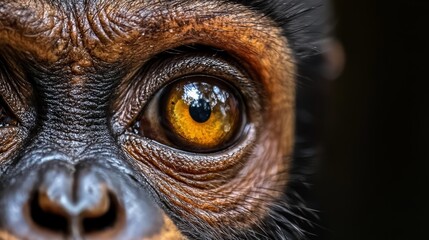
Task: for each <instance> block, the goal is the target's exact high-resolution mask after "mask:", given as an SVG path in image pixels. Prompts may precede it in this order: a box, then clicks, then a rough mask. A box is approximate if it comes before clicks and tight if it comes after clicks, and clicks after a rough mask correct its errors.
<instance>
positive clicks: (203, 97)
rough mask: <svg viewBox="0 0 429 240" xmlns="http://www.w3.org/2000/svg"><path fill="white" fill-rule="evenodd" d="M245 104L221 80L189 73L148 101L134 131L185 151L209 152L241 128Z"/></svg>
mask: <svg viewBox="0 0 429 240" xmlns="http://www.w3.org/2000/svg"><path fill="white" fill-rule="evenodd" d="M245 113H246V112H245V107H244V104H243V101H242V98H241V96H240V94H239V92H238V91H237V90H236V89H235V88H234V87H233V86H232V85H231V84H229V83H227V82H226V81H225V80H222V79H219V78H217V77H214V76H208V75H193V76H187V77H182V78H180V79H178V80H174V81H172V83H170V84H169V85H167V86H165V87H164V88H163V89H161V90H160V91H159V92H158V93H157V94H156V95H155V96H154V98H153V99H151V100H150V101H149V103H148V104H147V106H146V108H145V109H144V111H143V114H142V117H140V118H139V119H138V121H137V123H136V125H135V127H134V129H137V130H135V132H136V133H138V134H140V135H142V136H145V137H148V138H150V139H153V140H155V141H158V142H160V143H163V144H166V145H170V146H173V147H176V148H178V149H181V150H185V151H193V152H212V151H218V150H221V149H224V148H226V147H228V146H230V145H232V144H233V143H234V140H236V139H237V137H239V136H240V135H241V133H242V132H243V125H244V120H245Z"/></svg>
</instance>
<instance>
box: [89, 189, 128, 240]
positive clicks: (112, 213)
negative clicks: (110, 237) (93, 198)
mask: <svg viewBox="0 0 429 240" xmlns="http://www.w3.org/2000/svg"><path fill="white" fill-rule="evenodd" d="M107 197H108V202H109V205H108V208H107V209H106V211H105V212H104V214H102V215H98V216H91V217H89V216H88V217H84V218H83V220H82V228H83V231H84V233H87V234H91V233H97V232H103V231H106V230H108V229H110V228H114V227H116V225H117V224H119V223H120V218H121V217H122V216H121V214H120V213H121V209H120V206H119V204H118V201H117V199H116V198H115V196H114V195H113V194H112V193H108V196H107Z"/></svg>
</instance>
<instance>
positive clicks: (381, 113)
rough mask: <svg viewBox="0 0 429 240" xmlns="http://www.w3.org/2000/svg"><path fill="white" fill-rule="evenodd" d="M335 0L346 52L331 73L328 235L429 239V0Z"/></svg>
mask: <svg viewBox="0 0 429 240" xmlns="http://www.w3.org/2000/svg"><path fill="white" fill-rule="evenodd" d="M333 3H334V10H335V13H336V20H337V37H338V39H339V40H340V41H341V42H342V44H343V46H344V49H345V53H346V58H347V60H346V65H345V69H344V71H343V74H342V75H341V76H340V77H339V78H338V79H337V80H335V81H334V82H331V83H329V98H328V101H327V114H326V119H325V128H324V135H323V142H324V143H325V151H326V152H325V154H324V157H323V159H322V163H321V171H320V174H319V176H318V178H317V179H318V181H317V185H316V187H317V190H318V193H319V196H320V197H321V199H322V216H324V221H325V225H326V227H327V232H326V234H325V236H324V239H429V234H428V232H429V229H426V226H427V225H429V224H428V223H429V215H428V212H427V210H428V208H427V206H428V200H429V199H428V198H427V197H426V194H425V193H426V192H427V189H428V188H429V181H428V179H429V172H428V162H429V153H428V152H429V144H428V143H429V127H428V124H429V111H428V110H429V87H428V85H429V84H427V82H429V75H428V72H429V52H428V45H429V38H428V36H427V35H428V34H429V20H428V17H427V16H429V9H428V7H427V6H426V5H427V4H426V3H425V2H424V1H406V0H404V1H401V2H399V1H398V2H395V1H385V2H383V1H371V0H359V1H346V0H335V1H333Z"/></svg>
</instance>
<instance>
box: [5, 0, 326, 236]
mask: <svg viewBox="0 0 429 240" xmlns="http://www.w3.org/2000/svg"><path fill="white" fill-rule="evenodd" d="M325 11H326V6H325V4H324V2H323V1H288V0H285V1H272V2H270V3H261V2H257V1H246V2H245V1H243V2H242V1H199V0H196V1H179V0H173V1H142V0H140V1H109V0H94V1H79V0H75V1H59V0H39V1H20V0H18V1H8V0H0V65H1V67H0V99H1V101H0V107H1V108H0V110H2V111H0V114H2V115H0V120H2V122H0V209H2V210H1V212H0V239H166V240H168V239H305V238H307V237H308V236H309V235H307V229H311V228H312V227H311V226H314V225H317V223H316V222H315V221H316V220H315V219H316V217H315V215H314V211H312V210H311V206H310V205H308V204H310V203H309V202H310V201H309V200H307V199H304V198H301V197H299V196H301V194H304V193H306V191H308V189H307V188H306V187H305V184H306V183H307V182H308V181H310V177H309V176H310V175H311V174H312V170H309V169H312V165H313V162H314V160H315V158H316V154H315V153H314V151H312V150H314V148H315V145H316V144H315V142H314V136H313V131H312V129H313V128H314V122H312V121H304V120H305V117H304V116H308V115H314V114H315V113H314V109H311V108H310V107H309V106H312V103H313V102H314V101H317V94H316V95H315V92H318V91H317V88H318V86H319V84H320V82H322V81H323V80H324V78H325V76H326V75H327V74H326V72H325V69H326V66H325V64H326V62H328V60H329V59H328V60H327V57H325V56H328V55H327V54H326V53H325V52H324V49H328V48H325V45H326V44H327V43H328V42H329V40H328V39H329V30H328V28H327V27H326V26H327V25H328V20H326V19H327V17H325V16H326V15H327V14H326V13H325ZM314 20H318V21H314ZM187 77H190V78H191V79H193V81H202V82H204V81H207V82H209V83H210V84H212V85H214V86H216V84H219V86H230V87H227V88H225V89H226V90H225V91H227V93H226V94H230V95H228V96H231V97H235V98H236V99H237V100H236V101H237V102H240V104H241V105H240V104H237V105H231V106H232V107H235V106H240V107H239V108H237V109H234V113H237V114H238V116H240V118H239V119H240V121H237V123H236V124H235V125H233V126H234V127H235V126H237V129H236V130H234V131H233V132H231V134H229V135H226V136H228V137H225V138H228V140H224V142H222V144H219V146H218V145H217V144H214V143H217V142H216V141H218V140H216V141H214V140H213V141H209V142H210V145H209V146H210V148H204V147H205V145H204V144H202V145H198V144H195V143H194V142H192V141H190V142H189V143H188V144H184V142H185V141H184V140H183V139H182V140H181V141H178V140H177V139H179V138H178V137H177V136H176V135H174V134H176V133H175V132H174V129H172V128H171V126H170V125H166V123H165V115H166V114H163V113H164V112H163V111H167V110H162V111H161V110H159V109H164V105H163V104H168V103H165V101H164V100H163V99H164V94H165V92H166V90H165V89H171V88H172V87H171V86H175V85H174V84H175V82H177V81H180V80H181V79H183V78H187ZM309 79H312V80H311V81H314V84H313V85H311V87H308V86H310V85H309V84H308V82H311V81H310V80H309ZM218 81H219V82H218ZM306 81H307V82H306ZM303 83H304V85H303V86H307V87H300V86H301V84H303ZM178 85H179V86H181V85H180V84H178ZM303 99H305V101H304V100H303ZM219 101H220V100H219ZM219 104H221V103H219ZM231 106H229V105H228V107H231ZM165 109H169V108H165ZM181 109H185V110H183V111H184V112H185V113H186V106H185V107H182V108H180V109H179V110H181ZM179 110H178V111H179ZM306 114H307V115H306ZM212 115H213V116H216V115H215V114H212ZM189 119H190V118H189ZM220 119H221V118H220ZM307 119H308V118H307ZM195 124H198V123H195ZM186 126H187V125H184V127H186ZM189 126H191V127H192V126H196V125H192V124H189ZM222 126H223V125H222ZM228 126H229V125H228ZM213 129H214V130H212V131H216V129H217V128H213ZM207 131H208V130H207ZM189 132H192V131H191V130H189ZM202 132H204V131H202ZM191 135H192V134H191ZM213 135H214V136H217V135H216V134H213ZM192 136H193V135H192ZM209 136H210V135H208V136H207V137H209ZM182 138H183V137H182ZM219 141H220V140H219ZM222 141H223V140H222ZM213 142H214V143H213ZM206 145H207V144H206ZM309 231H311V230H309Z"/></svg>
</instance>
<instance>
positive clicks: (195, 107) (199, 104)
mask: <svg viewBox="0 0 429 240" xmlns="http://www.w3.org/2000/svg"><path fill="white" fill-rule="evenodd" d="M211 113H212V111H211V109H210V104H209V103H208V102H207V101H206V100H204V99H198V100H194V101H192V103H191V105H190V106H189V114H190V115H191V117H192V119H194V120H195V121H196V122H199V123H203V122H206V121H207V120H209V118H210V114H211Z"/></svg>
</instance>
